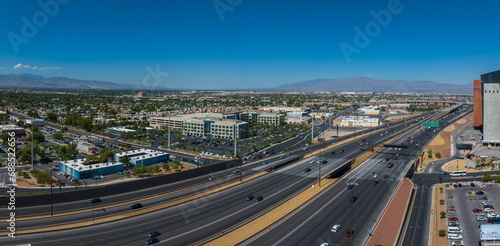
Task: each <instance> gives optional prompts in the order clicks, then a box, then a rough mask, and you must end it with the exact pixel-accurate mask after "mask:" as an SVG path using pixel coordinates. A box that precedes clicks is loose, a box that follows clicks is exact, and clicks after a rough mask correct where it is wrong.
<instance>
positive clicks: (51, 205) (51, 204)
mask: <svg viewBox="0 0 500 246" xmlns="http://www.w3.org/2000/svg"><path fill="white" fill-rule="evenodd" d="M50 216H54V200H53V197H52V161H51V162H50Z"/></svg>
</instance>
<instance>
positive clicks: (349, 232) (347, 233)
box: [345, 230, 354, 237]
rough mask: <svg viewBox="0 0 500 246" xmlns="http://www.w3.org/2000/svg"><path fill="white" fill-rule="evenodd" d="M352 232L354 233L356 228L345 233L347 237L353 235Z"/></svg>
mask: <svg viewBox="0 0 500 246" xmlns="http://www.w3.org/2000/svg"><path fill="white" fill-rule="evenodd" d="M352 234H354V230H348V231H347V232H346V233H345V236H346V237H351V236H352Z"/></svg>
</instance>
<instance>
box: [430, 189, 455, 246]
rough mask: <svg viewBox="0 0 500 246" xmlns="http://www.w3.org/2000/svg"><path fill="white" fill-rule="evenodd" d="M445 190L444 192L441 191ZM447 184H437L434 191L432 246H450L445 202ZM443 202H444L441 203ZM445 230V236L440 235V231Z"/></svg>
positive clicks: (431, 224) (431, 230)
mask: <svg viewBox="0 0 500 246" xmlns="http://www.w3.org/2000/svg"><path fill="white" fill-rule="evenodd" d="M441 189H443V190H441ZM445 189H446V187H445V184H436V185H434V189H432V209H431V223H430V226H431V228H430V230H429V234H430V235H429V243H430V245H449V243H450V242H449V241H448V238H447V237H446V234H447V233H446V232H447V229H448V226H447V220H446V207H445V202H444V199H445V198H444V194H445V193H444V192H445ZM441 201H442V202H441ZM442 212H444V213H445V214H444V215H445V216H444V218H441V213H442ZM440 230H444V232H445V233H444V236H442V235H441V236H440V235H439V231H440Z"/></svg>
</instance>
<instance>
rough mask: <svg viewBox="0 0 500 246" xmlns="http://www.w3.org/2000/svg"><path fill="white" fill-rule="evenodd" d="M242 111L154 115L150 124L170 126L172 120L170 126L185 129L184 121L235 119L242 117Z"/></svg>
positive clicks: (160, 126)
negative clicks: (169, 115)
mask: <svg viewBox="0 0 500 246" xmlns="http://www.w3.org/2000/svg"><path fill="white" fill-rule="evenodd" d="M240 114H241V112H239V111H226V112H219V113H197V114H183V115H178V116H171V117H170V118H169V117H153V118H151V119H150V124H149V125H150V126H151V127H154V128H157V129H158V128H162V127H168V123H169V122H170V127H171V128H174V129H179V130H183V129H184V128H183V127H184V126H185V124H184V122H186V121H188V120H191V119H200V120H204V119H211V120H230V119H232V120H234V119H240Z"/></svg>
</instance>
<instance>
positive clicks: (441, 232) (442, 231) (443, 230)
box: [439, 229, 446, 237]
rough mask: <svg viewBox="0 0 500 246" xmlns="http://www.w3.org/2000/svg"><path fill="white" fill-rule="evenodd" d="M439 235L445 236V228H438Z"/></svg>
mask: <svg viewBox="0 0 500 246" xmlns="http://www.w3.org/2000/svg"><path fill="white" fill-rule="evenodd" d="M439 236H440V237H444V236H446V230H445V229H441V230H439Z"/></svg>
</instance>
